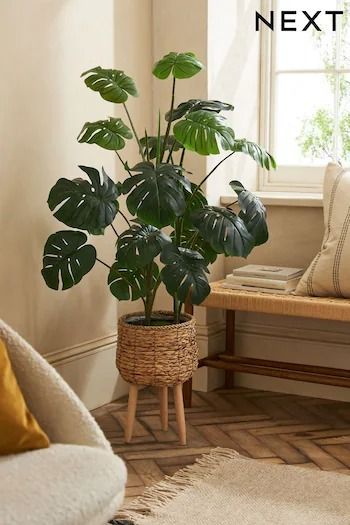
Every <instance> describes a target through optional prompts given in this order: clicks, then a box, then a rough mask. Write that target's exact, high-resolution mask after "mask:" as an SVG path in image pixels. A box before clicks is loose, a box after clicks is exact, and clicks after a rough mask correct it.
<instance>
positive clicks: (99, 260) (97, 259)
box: [96, 257, 111, 270]
mask: <svg viewBox="0 0 350 525" xmlns="http://www.w3.org/2000/svg"><path fill="white" fill-rule="evenodd" d="M96 261H98V262H99V263H101V264H103V266H105V267H106V268H108V269H109V270H110V269H111V267H110V266H108V264H106V263H105V262H103V261H101V259H99V258H98V257H96Z"/></svg>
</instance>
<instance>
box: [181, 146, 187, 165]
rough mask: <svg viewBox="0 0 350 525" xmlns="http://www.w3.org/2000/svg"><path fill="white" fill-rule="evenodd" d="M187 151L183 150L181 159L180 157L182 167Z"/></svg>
mask: <svg viewBox="0 0 350 525" xmlns="http://www.w3.org/2000/svg"><path fill="white" fill-rule="evenodd" d="M185 153H186V149H185V148H182V152H181V157H180V166H181V167H182V165H183V162H184V158H185Z"/></svg>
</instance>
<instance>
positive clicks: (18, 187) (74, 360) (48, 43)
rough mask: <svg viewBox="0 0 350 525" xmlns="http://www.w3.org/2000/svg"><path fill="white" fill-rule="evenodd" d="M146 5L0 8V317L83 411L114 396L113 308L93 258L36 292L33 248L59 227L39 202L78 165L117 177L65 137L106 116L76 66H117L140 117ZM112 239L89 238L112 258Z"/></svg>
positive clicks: (147, 40) (88, 2) (18, 1)
mask: <svg viewBox="0 0 350 525" xmlns="http://www.w3.org/2000/svg"><path fill="white" fill-rule="evenodd" d="M150 4H151V2H150V1H147V0H129V1H128V2H124V1H122V0H120V1H113V0H105V1H104V2H103V8H102V5H101V3H100V2H95V1H93V0H60V1H58V2H57V1H56V0H31V1H30V2H28V1H27V0H13V1H4V2H1V3H0V41H1V46H0V50H1V51H0V59H1V66H2V79H3V81H2V82H1V86H0V99H1V101H2V106H1V116H0V133H1V137H2V148H1V156H0V178H1V194H0V231H1V252H0V253H1V255H0V316H1V317H2V318H3V319H4V320H5V321H7V322H8V323H10V324H11V325H12V326H13V327H14V328H16V329H17V330H18V331H19V332H20V333H22V334H23V336H24V337H26V338H27V339H28V340H29V341H30V342H31V343H32V344H33V345H34V346H35V347H36V348H37V349H38V350H39V351H40V352H41V353H43V354H45V355H46V356H47V357H48V359H49V360H50V361H51V362H53V363H54V364H55V365H56V367H57V368H58V370H59V371H60V372H61V373H62V375H63V376H64V377H66V378H67V379H68V380H69V381H70V383H71V384H72V386H73V387H74V388H75V389H76V391H77V392H78V394H79V395H81V397H82V398H83V399H84V401H85V402H86V403H87V404H88V406H90V407H93V406H98V405H99V404H102V403H104V402H107V401H109V400H110V399H112V398H113V397H115V395H116V393H118V392H122V391H123V386H122V384H121V383H120V381H119V382H118V380H117V374H116V372H115V369H114V366H113V362H114V352H115V340H116V318H117V303H116V301H115V300H114V298H113V297H112V296H111V295H110V293H109V291H108V288H107V286H106V285H105V282H106V277H107V274H106V270H105V268H103V267H101V266H99V265H98V264H97V265H96V267H95V268H94V269H93V271H92V272H91V273H90V274H89V275H87V276H86V277H85V278H84V280H83V281H82V282H81V283H80V284H79V285H78V286H76V287H75V288H73V289H71V290H68V291H65V292H55V291H52V290H50V289H48V288H47V287H46V285H45V283H44V282H43V280H42V278H41V275H40V269H41V258H42V252H43V246H44V243H45V241H46V238H47V237H48V235H49V234H51V233H53V232H54V231H58V230H60V229H65V228H66V227H65V226H64V225H63V224H62V223H59V222H58V221H56V220H55V219H54V218H52V216H51V212H50V211H49V209H48V207H47V205H46V200H47V196H48V192H49V190H50V188H51V186H52V185H53V184H54V183H55V182H56V180H57V179H58V178H59V177H67V178H73V177H76V176H80V173H79V171H80V170H79V169H78V168H77V165H78V164H86V165H91V166H96V167H101V165H104V167H105V169H106V171H107V172H108V173H109V175H110V176H111V177H115V176H116V174H117V176H118V177H119V176H121V172H120V169H119V168H118V169H117V171H116V162H115V158H114V157H113V154H112V153H110V152H105V151H104V150H102V149H100V148H98V147H97V146H89V145H80V144H78V143H77V141H76V136H77V134H78V132H79V131H80V129H81V127H82V124H83V123H84V122H85V121H87V120H97V119H99V118H104V117H105V116H107V115H110V114H113V111H114V109H113V106H112V105H111V104H109V103H107V102H105V101H103V100H102V99H100V97H99V96H98V95H97V94H95V93H93V92H92V91H90V90H88V89H87V88H86V87H85V86H84V83H83V81H82V80H81V79H80V73H81V72H82V71H85V70H86V69H89V68H91V67H94V66H96V65H102V66H105V67H113V66H114V64H116V65H118V66H121V67H122V68H123V67H125V69H126V70H127V71H128V72H129V73H130V74H131V75H133V76H134V77H135V80H136V82H137V84H138V87H139V90H140V92H142V97H140V99H138V100H137V103H136V102H135V103H133V104H132V105H131V109H132V112H133V113H134V116H135V120H136V123H137V124H141V119H142V125H143V126H144V123H145V122H146V123H147V122H149V121H150V109H149V108H150V102H151V87H150V74H149V65H150V62H151V37H150V12H151V10H150ZM131 33H132V35H133V36H132V38H130V34H131ZM145 57H147V58H146V59H145ZM114 241H115V238H114V237H113V236H110V235H107V236H106V238H98V239H97V238H95V240H94V242H95V244H96V246H97V247H98V252H99V255H100V257H101V259H104V260H106V261H113V258H114ZM118 388H119V390H118Z"/></svg>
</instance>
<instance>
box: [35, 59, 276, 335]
mask: <svg viewBox="0 0 350 525" xmlns="http://www.w3.org/2000/svg"><path fill="white" fill-rule="evenodd" d="M202 69H203V65H202V64H201V62H200V61H199V60H198V59H197V58H196V56H195V55H194V54H193V53H169V54H168V55H166V56H164V57H163V58H162V59H161V60H159V61H158V62H157V63H156V64H155V66H154V69H153V75H154V76H155V77H157V78H158V79H160V80H166V79H168V77H171V78H172V90H171V102H170V109H169V111H168V112H167V113H166V115H165V123H164V126H163V124H162V122H161V119H160V117H159V119H158V130H157V134H156V135H155V136H151V135H149V134H148V133H147V131H145V132H144V136H143V137H142V138H140V137H139V135H138V133H137V131H136V129H135V126H134V124H133V121H132V118H131V115H130V113H129V110H128V107H127V101H128V99H129V97H136V96H137V94H138V93H137V89H136V85H135V82H134V81H133V79H132V78H130V77H129V76H127V75H126V74H125V73H124V71H119V70H115V69H103V68H101V67H94V68H93V69H90V70H89V71H86V72H85V73H83V74H82V77H83V78H84V82H85V84H86V86H87V87H88V88H90V89H92V90H93V91H96V92H97V93H98V94H99V95H100V96H101V97H102V98H103V99H104V100H106V101H108V102H111V103H113V104H117V105H118V106H122V109H123V110H124V112H125V115H126V121H127V122H128V123H127V124H126V123H125V122H124V121H123V120H122V118H120V117H117V118H116V117H108V118H106V119H105V120H99V121H97V122H86V123H85V124H84V126H83V128H82V130H81V132H80V134H79V136H78V141H79V142H81V143H88V144H96V145H98V146H100V147H101V148H104V149H107V150H111V151H114V152H115V153H116V155H117V157H118V159H119V161H120V163H121V166H122V168H123V170H125V175H126V177H125V178H124V177H123V179H124V180H123V181H118V182H114V180H113V179H112V178H111V177H110V176H109V175H108V174H107V173H106V172H105V170H104V169H103V168H102V169H101V170H100V171H99V170H98V169H96V168H94V167H89V166H79V169H80V170H81V172H80V176H77V177H76V178H74V179H72V180H70V179H66V178H61V179H59V180H58V181H57V183H56V184H55V185H54V186H53V188H52V189H51V191H50V194H49V198H48V205H49V208H50V210H51V211H52V212H53V214H54V216H55V217H56V219H58V220H59V221H60V222H62V223H63V224H65V225H66V226H68V227H69V228H72V229H64V230H60V231H58V232H56V233H54V234H52V235H50V237H49V238H48V240H47V242H46V244H45V248H44V258H43V269H42V275H43V277H44V279H45V282H46V284H47V285H48V286H49V287H50V288H53V289H55V290H58V289H63V290H66V289H68V288H71V287H72V286H74V285H76V284H78V283H79V282H80V281H81V280H82V278H83V277H84V275H86V274H87V273H88V272H89V271H90V270H92V268H93V267H94V265H95V263H96V262H98V263H100V264H103V265H104V266H105V267H106V268H107V275H106V280H107V282H108V286H109V289H110V291H111V293H112V294H113V295H114V297H116V298H117V299H119V300H120V301H128V300H131V301H135V300H137V299H141V300H142V302H143V305H144V318H143V321H142V322H143V324H145V325H150V324H151V323H152V311H153V304H154V300H155V296H156V293H157V290H158V287H159V285H160V284H161V283H164V285H165V287H166V290H167V292H168V293H169V294H170V295H171V297H172V298H173V305H174V307H173V319H172V322H173V323H179V322H180V321H181V310H182V307H183V304H184V302H185V301H186V300H187V299H189V300H190V301H191V303H192V304H195V305H197V304H200V303H201V302H202V301H203V300H204V299H205V297H206V296H207V295H208V294H209V292H210V285H209V283H208V273H209V270H208V265H210V264H211V263H213V262H214V261H215V259H216V257H217V255H218V254H224V255H225V256H239V257H247V255H248V254H249V253H250V252H251V250H252V249H253V248H254V246H257V245H259V244H262V243H264V242H266V240H267V238H268V230H267V226H266V212H265V208H264V206H263V205H262V204H261V202H260V201H259V199H258V198H257V197H256V196H254V195H253V194H252V193H251V192H250V191H248V190H247V189H245V188H244V187H243V185H242V183H241V182H239V181H237V180H234V181H232V182H231V183H230V186H231V188H232V189H233V190H234V192H235V193H236V196H237V197H236V202H235V203H234V205H235V207H234V210H231V209H230V207H218V206H210V205H208V202H207V200H206V197H205V194H204V185H205V182H206V181H207V179H208V178H209V177H211V176H213V174H214V173H215V172H216V171H217V169H218V168H219V167H220V165H221V164H222V162H224V161H226V160H228V159H229V158H230V157H232V156H234V155H235V154H236V153H245V154H247V155H249V156H250V157H252V159H254V161H256V162H257V163H258V164H259V165H260V166H261V167H263V168H265V169H267V170H270V169H271V168H275V161H274V159H273V157H272V156H271V155H270V154H269V153H268V152H267V151H265V150H264V149H263V148H262V147H260V146H259V145H257V144H255V143H253V142H250V141H249V140H247V139H242V138H236V136H235V133H234V131H233V129H232V128H231V127H230V126H228V125H227V121H226V119H225V117H224V116H223V113H224V112H227V111H232V110H233V109H234V108H233V106H232V105H231V104H229V103H226V102H220V101H218V100H201V99H190V100H187V101H185V102H182V103H180V104H179V105H178V106H177V107H175V87H176V83H177V81H178V80H182V79H188V78H190V77H192V76H194V75H196V74H197V73H199V72H200V71H201V70H202ZM132 139H134V140H136V143H137V146H138V151H139V157H140V158H139V161H137V162H135V161H133V162H131V163H128V162H126V161H125V159H123V158H122V156H121V154H120V151H121V150H122V149H123V148H124V147H125V144H126V142H127V141H129V140H132ZM186 152H194V153H197V154H199V155H217V154H219V153H222V152H227V153H226V156H225V157H224V158H223V159H221V160H220V161H219V162H218V163H217V165H216V166H215V167H214V168H212V169H211V170H210V172H209V173H208V174H206V176H205V177H204V178H203V180H202V181H201V182H200V183H198V184H196V183H194V182H193V180H191V177H192V175H191V173H189V172H188V171H187V170H186V167H185V166H186V164H185V160H186ZM217 174H219V172H217ZM121 195H125V196H126V206H127V209H128V212H129V214H128V215H126V214H124V213H123V212H122V210H121V209H120V204H119V197H120V196H121ZM118 214H119V215H121V216H122V217H123V221H125V228H126V229H125V230H124V231H117V228H116V226H115V224H114V223H115V220H116V217H117V215H118ZM106 228H111V229H112V230H113V231H114V233H115V236H116V249H115V260H114V261H112V262H111V264H108V263H107V262H105V261H102V260H100V259H99V258H98V257H97V254H96V249H95V247H94V246H93V245H92V244H89V241H88V236H94V235H103V234H104V232H105V230H106ZM158 321H159V320H158Z"/></svg>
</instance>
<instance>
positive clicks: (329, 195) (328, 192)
mask: <svg viewBox="0 0 350 525" xmlns="http://www.w3.org/2000/svg"><path fill="white" fill-rule="evenodd" d="M323 206H324V223H325V233H324V237H323V242H322V246H321V250H320V251H319V252H318V254H317V255H316V257H315V258H314V260H313V261H312V263H311V264H310V266H309V268H308V269H307V270H306V272H305V274H304V275H303V277H302V279H301V281H300V283H299V285H298V287H297V289H296V294H297V295H314V296H317V297H324V296H326V297H327V296H328V297H350V170H349V169H344V168H342V167H341V166H339V165H338V164H328V166H327V169H326V173H325V178H324V186H323Z"/></svg>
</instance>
